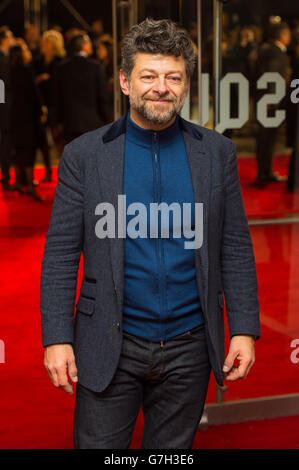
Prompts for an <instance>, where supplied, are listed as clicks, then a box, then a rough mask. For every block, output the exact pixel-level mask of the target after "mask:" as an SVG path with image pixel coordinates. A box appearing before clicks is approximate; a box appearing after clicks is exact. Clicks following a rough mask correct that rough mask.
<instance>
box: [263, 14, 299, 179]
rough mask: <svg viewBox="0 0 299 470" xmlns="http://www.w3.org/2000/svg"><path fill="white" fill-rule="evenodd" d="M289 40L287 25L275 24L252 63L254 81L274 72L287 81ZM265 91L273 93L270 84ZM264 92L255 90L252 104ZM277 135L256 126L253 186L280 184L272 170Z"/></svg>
mask: <svg viewBox="0 0 299 470" xmlns="http://www.w3.org/2000/svg"><path fill="white" fill-rule="evenodd" d="M290 41H291V31H290V28H289V26H288V24H287V23H280V24H276V25H274V26H273V27H272V30H271V31H270V41H269V42H268V43H265V44H263V45H262V46H261V48H260V51H259V54H258V59H257V62H256V69H255V74H256V79H259V78H260V77H261V76H262V75H263V74H264V73H265V72H278V73H279V74H280V75H281V76H282V77H283V78H284V79H285V80H286V82H287V85H288V83H289V80H290V70H291V69H290V62H289V57H288V55H287V47H288V45H289V44H290ZM269 92H270V93H274V92H275V88H274V84H271V85H270V86H269ZM264 93H265V91H264V90H262V91H260V90H259V91H257V93H256V96H255V98H256V102H257V101H259V99H260V98H261V96H262V95H263V94H264ZM284 107H285V102H281V103H279V104H278V105H269V108H270V109H269V112H272V113H273V112H274V111H275V109H277V108H284ZM276 136H277V128H275V127H270V128H269V127H268V128H267V127H264V126H262V125H261V124H260V123H258V130H257V138H256V154H257V165H258V175H257V181H256V183H257V184H258V185H261V187H263V186H264V185H265V184H267V183H269V182H275V181H276V182H278V181H283V178H282V177H281V176H280V175H278V174H276V173H274V172H273V171H272V157H273V152H274V144H275V140H276Z"/></svg>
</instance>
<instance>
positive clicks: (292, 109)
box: [287, 29, 299, 192]
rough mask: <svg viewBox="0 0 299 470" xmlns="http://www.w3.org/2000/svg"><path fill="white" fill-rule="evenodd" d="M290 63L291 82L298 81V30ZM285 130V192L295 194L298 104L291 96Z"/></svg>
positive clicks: (298, 174) (298, 163)
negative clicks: (287, 154) (287, 159)
mask: <svg viewBox="0 0 299 470" xmlns="http://www.w3.org/2000/svg"><path fill="white" fill-rule="evenodd" d="M291 63H292V77H291V80H294V79H299V29H298V30H296V33H295V34H294V44H293V55H292V61H291ZM297 88H298V86H297ZM293 90H294V89H293V88H291V87H290V94H291V93H292V91H293ZM297 96H298V93H297ZM287 129H288V145H289V146H290V147H292V154H291V158H290V162H289V174H288V181H287V191H288V192H295V191H297V190H298V189H299V104H298V103H294V102H292V100H291V96H289V99H288V113H287Z"/></svg>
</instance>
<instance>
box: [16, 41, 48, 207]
mask: <svg viewBox="0 0 299 470" xmlns="http://www.w3.org/2000/svg"><path fill="white" fill-rule="evenodd" d="M31 60H32V55H31V52H30V50H29V48H28V46H27V45H26V43H25V42H22V41H20V42H19V43H18V44H16V45H15V46H13V47H12V48H11V50H10V55H9V67H10V78H11V87H12V108H11V130H12V142H13V160H14V165H15V173H16V182H15V185H14V187H13V189H14V190H16V191H18V192H19V193H23V189H22V185H23V174H25V177H26V186H27V189H26V191H25V194H28V195H30V196H32V197H33V198H34V199H36V200H40V199H41V198H40V197H39V196H38V194H37V193H36V191H35V188H34V185H33V166H34V160H35V154H36V149H37V146H38V122H39V120H40V119H42V120H43V121H45V119H46V112H47V111H46V108H45V107H44V106H43V104H42V100H41V98H40V95H39V93H38V89H37V86H36V84H35V81H34V76H33V72H32V69H31V67H30V66H29V64H30V62H31Z"/></svg>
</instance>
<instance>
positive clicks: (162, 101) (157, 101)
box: [149, 100, 172, 103]
mask: <svg viewBox="0 0 299 470" xmlns="http://www.w3.org/2000/svg"><path fill="white" fill-rule="evenodd" d="M149 101H152V102H153V103H172V101H171V100H149Z"/></svg>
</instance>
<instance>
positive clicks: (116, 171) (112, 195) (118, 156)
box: [98, 133, 125, 309]
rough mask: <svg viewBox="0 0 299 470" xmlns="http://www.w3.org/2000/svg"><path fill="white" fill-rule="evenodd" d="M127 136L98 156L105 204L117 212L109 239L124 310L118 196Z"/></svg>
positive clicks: (111, 143) (109, 142) (109, 143)
mask: <svg viewBox="0 0 299 470" xmlns="http://www.w3.org/2000/svg"><path fill="white" fill-rule="evenodd" d="M124 145H125V134H124V133H122V134H120V135H119V136H117V137H116V138H115V139H113V140H110V141H108V142H106V143H104V144H103V145H102V146H101V148H100V150H99V155H98V171H99V177H100V178H99V179H100V189H101V193H102V197H103V201H104V202H109V203H110V204H112V205H113V207H114V211H115V238H109V241H110V254H111V266H112V274H113V280H114V286H115V291H116V294H117V298H118V302H119V308H120V309H122V303H123V293H124V239H123V238H119V237H118V226H117V213H118V211H117V209H118V195H120V194H123V171H124Z"/></svg>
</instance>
